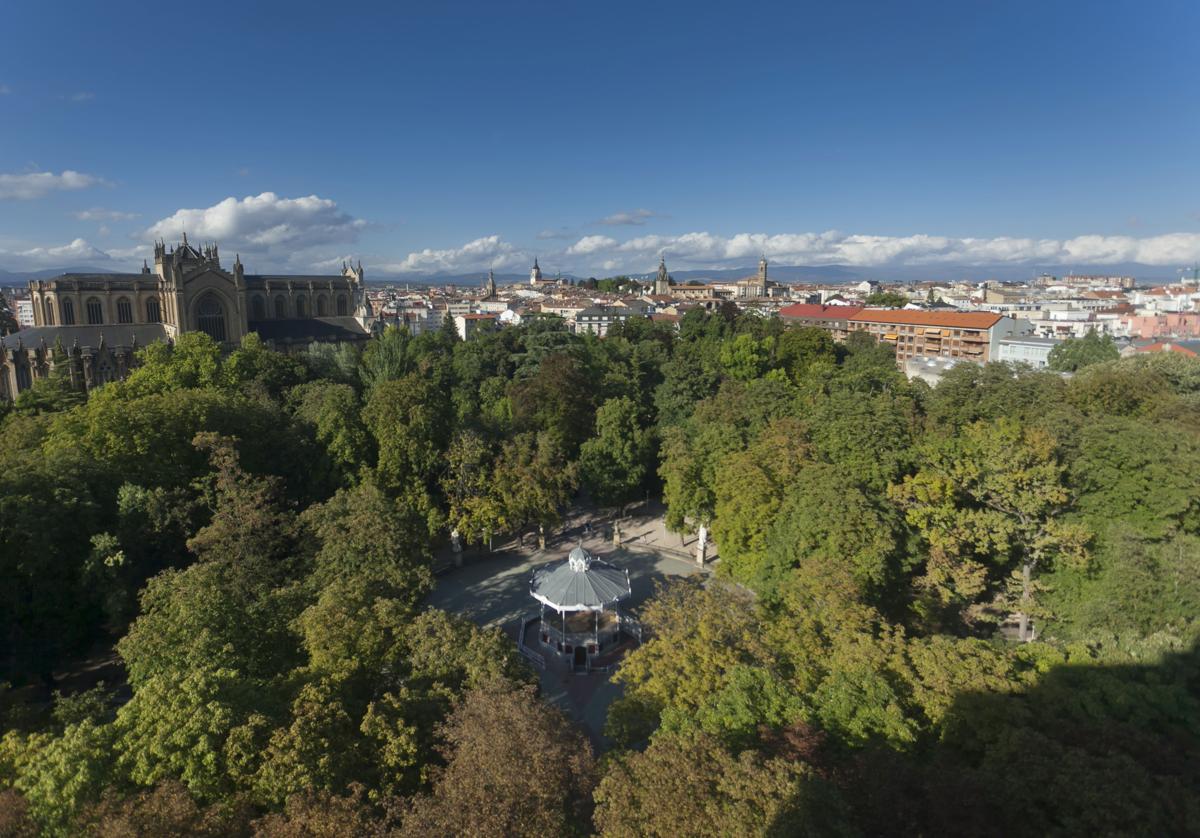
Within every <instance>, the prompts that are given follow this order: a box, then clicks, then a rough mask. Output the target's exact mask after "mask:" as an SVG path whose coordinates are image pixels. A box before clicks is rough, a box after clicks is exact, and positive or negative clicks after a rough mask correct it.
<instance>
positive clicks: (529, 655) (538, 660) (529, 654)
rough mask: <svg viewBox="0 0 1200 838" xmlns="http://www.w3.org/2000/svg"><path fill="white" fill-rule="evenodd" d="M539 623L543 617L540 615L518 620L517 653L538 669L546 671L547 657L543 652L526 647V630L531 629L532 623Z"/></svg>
mask: <svg viewBox="0 0 1200 838" xmlns="http://www.w3.org/2000/svg"><path fill="white" fill-rule="evenodd" d="M537 622H541V615H539V614H534V615H532V616H528V615H527V616H521V617H518V618H517V651H518V652H520V653H521V656H522V657H524V658H525V659H526V660H527V661H529V662H530V663H532V664H533V665H534V666H536V667H537V668H538V669H545V668H546V657H545V656H544V655H543V654H542V653H541V652H538V651H535V650H533V649H530V648H529V647H528V646H526V645H525V630H526V629H527V628H528V627H529V625H530V623H537Z"/></svg>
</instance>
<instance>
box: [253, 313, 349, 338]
mask: <svg viewBox="0 0 1200 838" xmlns="http://www.w3.org/2000/svg"><path fill="white" fill-rule="evenodd" d="M249 327H250V331H252V332H257V333H258V336H259V337H261V338H262V339H263V340H309V339H317V340H347V339H354V338H362V337H366V336H367V335H368V334H370V333H369V332H368V331H367V330H366V329H365V328H364V327H363V325H362V324H361V323H360V322H358V320H357V319H355V318H353V317H306V318H299V319H290V320H251V321H250V323H249Z"/></svg>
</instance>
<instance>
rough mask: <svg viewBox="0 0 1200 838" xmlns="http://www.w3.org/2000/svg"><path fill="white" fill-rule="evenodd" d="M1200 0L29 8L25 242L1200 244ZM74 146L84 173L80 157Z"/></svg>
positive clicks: (1183, 249)
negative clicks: (184, 237) (183, 233)
mask: <svg viewBox="0 0 1200 838" xmlns="http://www.w3.org/2000/svg"><path fill="white" fill-rule="evenodd" d="M1198 34H1200V3H1196V2H1194V0H1187V1H1186V2H1147V0H1143V1H1142V2H1137V3H1124V2H1109V0H1105V2H1102V3H1095V2H1052V0H1042V2H1028V3H1026V2H1012V3H986V4H985V3H971V2H953V3H951V2H946V3H942V2H930V3H890V2H879V3H836V4H834V3H775V4H760V3H754V2H743V3H738V4H727V5H715V4H711V5H710V4H697V3H646V2H642V3H621V2H606V3H603V4H600V3H576V2H564V1H563V0H559V2H553V3H551V2H547V3H540V2H537V3H533V2H529V3H526V2H507V3H497V2H490V3H449V2H447V3H420V4H417V3H397V4H384V3H378V4H376V3H356V2H341V3H337V4H330V3H287V4H282V3H280V4H275V3H246V2H241V3H236V4H226V3H221V2H213V3H206V4H188V5H181V6H172V5H171V4H163V3H157V4H135V3H124V2H110V3H103V4H102V3H93V2H87V3H83V2H79V3H46V2H37V3H34V2H25V0H10V2H8V3H6V4H5V5H4V7H3V10H0V47H2V48H0V268H6V269H9V270H22V269H32V268H39V267H57V266H67V265H77V264H87V265H94V266H97V267H112V268H113V269H119V268H122V267H125V266H127V265H130V264H140V260H141V258H142V255H143V254H144V253H146V251H147V247H148V245H149V243H150V242H151V241H152V240H153V238H154V237H155V236H157V235H161V236H164V237H166V238H168V239H173V238H175V237H176V236H177V234H178V232H179V230H180V229H183V228H186V230H187V232H188V233H189V236H190V237H192V238H194V239H201V238H209V239H216V240H217V241H219V242H220V243H221V246H222V251H223V252H226V253H228V252H230V251H232V250H238V251H240V252H241V253H242V254H243V256H244V261H246V262H247V264H248V266H249V267H250V269H251V270H262V269H268V268H269V269H297V270H299V269H305V270H307V269H310V268H313V267H322V266H328V265H332V264H335V263H339V262H340V260H341V259H342V258H345V257H354V258H362V260H363V262H364V263H365V264H366V265H367V267H368V271H369V273H373V274H375V275H379V274H381V273H394V274H397V275H412V276H417V275H422V274H429V273H433V272H436V271H448V272H453V273H459V272H467V271H476V270H486V269H487V268H488V267H495V268H497V269H498V270H501V271H509V270H518V269H523V268H524V267H525V266H526V265H527V263H528V261H529V259H530V258H531V257H532V256H533V255H538V256H540V257H541V262H542V265H543V267H544V268H548V269H551V270H563V271H564V272H568V271H569V272H574V273H580V274H588V273H592V274H596V275H602V274H605V273H613V272H617V271H646V270H650V269H652V268H653V267H654V265H655V264H656V263H657V259H658V255H659V254H660V253H663V252H665V253H666V255H667V258H668V260H669V262H670V263H671V265H672V266H673V267H678V268H680V269H682V268H685V267H723V266H739V267H740V266H746V265H751V264H753V262H754V261H755V260H756V258H757V254H758V253H759V252H760V251H765V252H767V255H768V256H769V258H771V259H772V260H773V261H774V262H776V263H782V264H827V263H843V264H854V265H859V266H863V267H865V268H868V269H871V270H878V271H879V272H880V273H881V274H885V273H886V270H887V269H888V267H890V266H896V265H909V266H911V265H922V264H930V265H948V264H954V265H957V264H962V265H983V264H990V263H1009V264H1013V263H1016V264H1025V263H1028V264H1030V265H1055V264H1061V265H1064V266H1070V267H1076V268H1079V267H1085V266H1088V265H1104V264H1116V263H1127V262H1142V263H1147V264H1153V265H1160V266H1169V267H1172V268H1173V267H1174V266H1176V265H1183V264H1190V263H1191V262H1192V261H1193V260H1195V259H1197V258H1200V166H1198V165H1197V164H1198V162H1200V155H1198V153H1197V149H1198V148H1200V95H1198V94H1200V61H1198V60H1197V47H1196V45H1195V42H1196V37H1197V35H1198ZM64 173H65V174H64Z"/></svg>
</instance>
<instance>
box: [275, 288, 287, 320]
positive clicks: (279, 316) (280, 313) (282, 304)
mask: <svg viewBox="0 0 1200 838" xmlns="http://www.w3.org/2000/svg"><path fill="white" fill-rule="evenodd" d="M285 317H287V298H286V297H284V296H283V295H282V294H280V295H279V296H278V297H276V298H275V319H276V320H283V319H284V318H285Z"/></svg>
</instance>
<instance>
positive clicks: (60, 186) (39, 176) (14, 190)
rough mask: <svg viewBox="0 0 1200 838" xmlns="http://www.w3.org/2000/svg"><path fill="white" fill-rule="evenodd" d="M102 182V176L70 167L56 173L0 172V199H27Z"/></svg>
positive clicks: (85, 187)
mask: <svg viewBox="0 0 1200 838" xmlns="http://www.w3.org/2000/svg"><path fill="white" fill-rule="evenodd" d="M104 183H105V181H104V179H103V178H98V177H96V176H95V175H85V174H84V173H83V172H75V171H72V170H70V169H66V170H64V171H62V172H59V173H58V174H55V173H54V172H22V173H20V174H0V200H18V201H28V200H30V199H33V198H41V197H43V196H45V195H49V194H50V193H51V192H66V191H70V190H75V189H87V188H88V187H90V186H100V185H102V184H104Z"/></svg>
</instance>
